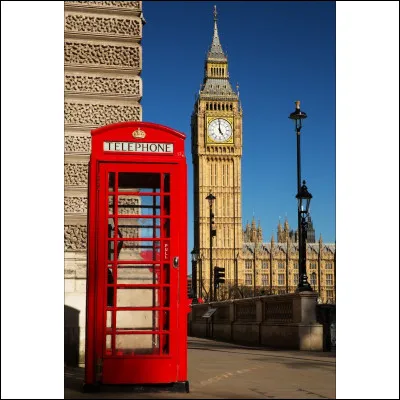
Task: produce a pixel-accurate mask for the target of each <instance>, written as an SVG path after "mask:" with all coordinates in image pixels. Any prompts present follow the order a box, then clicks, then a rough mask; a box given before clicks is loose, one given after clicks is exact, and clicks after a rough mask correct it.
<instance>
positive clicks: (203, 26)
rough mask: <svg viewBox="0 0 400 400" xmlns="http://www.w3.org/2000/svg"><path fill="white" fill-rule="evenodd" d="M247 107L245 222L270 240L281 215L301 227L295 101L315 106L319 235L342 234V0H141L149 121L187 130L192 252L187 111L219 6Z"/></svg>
mask: <svg viewBox="0 0 400 400" xmlns="http://www.w3.org/2000/svg"><path fill="white" fill-rule="evenodd" d="M214 4H216V5H217V11H218V31H219V36H220V40H221V44H222V48H223V50H224V52H225V54H227V56H228V61H229V73H230V77H231V79H230V81H231V83H232V85H233V87H236V84H237V83H239V92H240V101H241V103H242V107H243V157H242V196H243V199H242V206H243V215H242V216H243V224H245V223H246V222H247V221H251V219H252V218H253V215H254V217H255V218H256V220H257V222H258V221H260V222H261V226H262V228H263V234H264V241H269V240H270V238H271V235H272V233H274V235H275V236H276V228H277V224H278V221H279V217H281V220H282V222H283V221H284V219H285V217H287V218H288V221H289V224H290V227H291V228H296V227H297V203H296V199H295V195H296V193H297V172H296V171H297V170H296V134H295V131H294V124H293V122H292V121H291V120H290V119H288V115H289V114H290V113H291V112H292V111H294V107H295V105H294V102H295V101H296V100H300V101H301V108H302V109H303V110H304V111H305V112H306V113H307V114H308V118H307V120H306V121H305V123H304V126H303V129H302V135H301V158H302V160H301V164H302V165H301V168H302V179H306V181H307V186H308V189H309V191H310V192H311V193H312V195H313V200H312V202H311V216H312V219H313V223H314V228H315V233H316V238H317V239H318V238H319V235H320V234H322V237H323V240H324V242H334V241H335V239H336V233H335V189H336V188H335V144H336V142H335V35H336V33H335V29H336V28H335V23H336V21H335V3H334V2H252V1H240V2H234V1H220V2H218V1H217V2H208V1H201V2H200V1H197V2H192V1H186V2H183V1H144V2H143V13H144V17H145V19H146V22H147V23H146V25H145V26H144V28H143V41H142V45H143V72H142V78H143V99H142V106H143V120H144V121H150V122H157V123H160V124H164V125H167V126H170V127H172V128H175V129H177V130H180V131H182V132H184V133H185V134H186V135H187V139H186V156H187V163H188V181H189V188H188V209H189V224H188V228H189V251H190V250H191V249H192V247H193V205H192V204H193V191H192V190H193V189H192V178H193V172H192V159H191V153H190V116H191V113H192V110H193V105H194V96H195V94H196V93H197V92H198V90H199V87H200V84H201V83H202V81H203V71H204V60H205V56H206V52H207V50H208V48H209V46H210V45H211V40H212V34H213V6H214Z"/></svg>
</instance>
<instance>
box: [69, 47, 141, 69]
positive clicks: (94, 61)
mask: <svg viewBox="0 0 400 400" xmlns="http://www.w3.org/2000/svg"><path fill="white" fill-rule="evenodd" d="M64 61H65V63H66V64H75V65H77V64H78V65H95V66H110V67H129V68H140V48H139V45H136V46H134V47H131V46H114V45H105V44H93V43H81V42H65V43H64Z"/></svg>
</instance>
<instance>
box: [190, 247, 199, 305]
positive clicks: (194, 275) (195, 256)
mask: <svg viewBox="0 0 400 400" xmlns="http://www.w3.org/2000/svg"><path fill="white" fill-rule="evenodd" d="M190 254H191V255H192V291H193V299H192V304H197V303H198V300H197V259H198V254H197V252H196V250H195V249H193V250H192V252H191V253H190Z"/></svg>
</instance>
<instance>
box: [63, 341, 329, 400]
mask: <svg viewBox="0 0 400 400" xmlns="http://www.w3.org/2000/svg"><path fill="white" fill-rule="evenodd" d="M188 348H189V351H188V365H189V383H190V393H172V392H167V391H161V392H143V391H140V392H138V391H136V390H135V391H133V390H132V389H129V388H125V389H123V390H121V389H118V391H117V390H114V389H110V388H107V390H106V391H101V392H100V393H82V392H81V390H80V389H81V384H82V380H83V369H82V368H76V369H70V368H67V369H66V370H65V393H64V398H66V399H78V398H80V399H86V398H93V399H98V398H102V399H106V398H107V399H117V398H121V399H122V398H125V399H129V398H135V399H164V398H165V399H169V398H171V399H181V398H182V399H183V398H185V399H334V398H335V397H336V390H335V386H336V382H335V381H336V357H335V354H333V353H319V352H307V351H287V350H272V349H267V348H262V347H247V346H239V345H235V344H231V343H224V342H217V341H214V340H208V339H200V338H189V339H188Z"/></svg>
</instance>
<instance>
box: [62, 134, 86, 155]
mask: <svg viewBox="0 0 400 400" xmlns="http://www.w3.org/2000/svg"><path fill="white" fill-rule="evenodd" d="M90 148H91V141H90V137H89V136H65V137H64V151H65V153H90Z"/></svg>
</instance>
